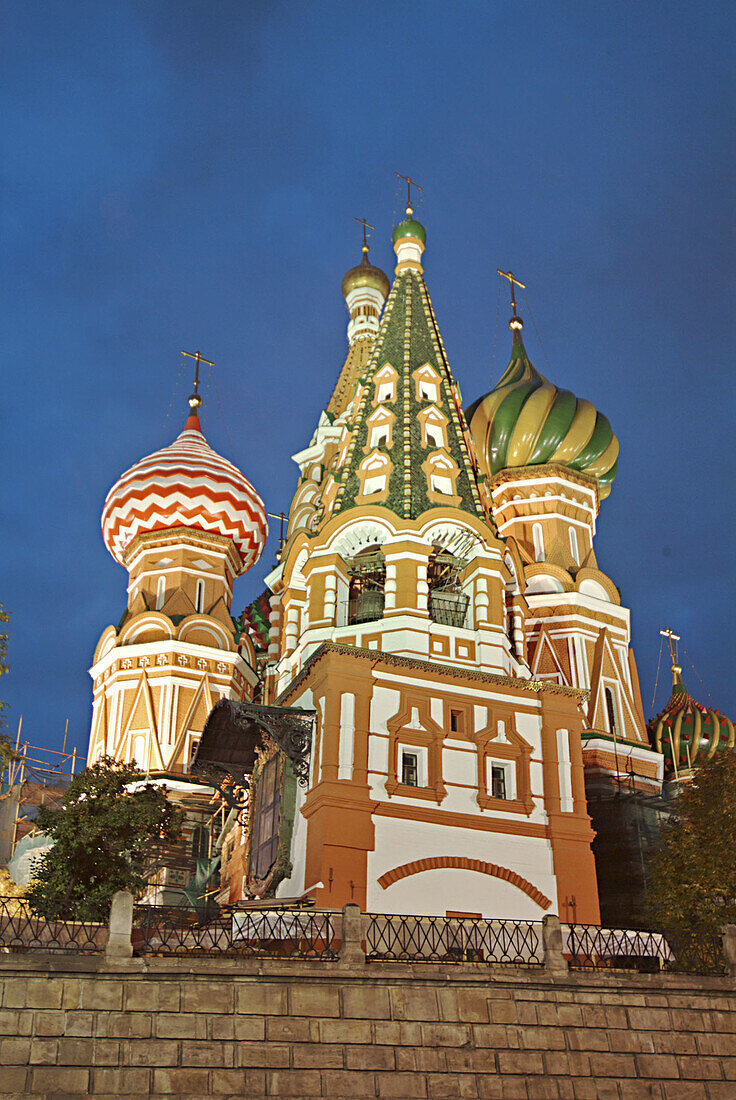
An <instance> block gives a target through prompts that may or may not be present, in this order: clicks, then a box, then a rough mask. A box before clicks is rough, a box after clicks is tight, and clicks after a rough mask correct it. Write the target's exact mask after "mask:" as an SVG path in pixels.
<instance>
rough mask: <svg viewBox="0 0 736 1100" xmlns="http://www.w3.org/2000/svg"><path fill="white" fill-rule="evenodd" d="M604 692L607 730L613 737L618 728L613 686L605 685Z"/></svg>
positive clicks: (618, 731)
mask: <svg viewBox="0 0 736 1100" xmlns="http://www.w3.org/2000/svg"><path fill="white" fill-rule="evenodd" d="M604 694H605V699H606V718H607V719H608V732H609V733H612V734H613V736H614V737H615V736H616V735H617V734H618V733H620V730H619V722H618V707H617V706H616V698H615V695H614V691H613V688H610V687H608V686H606V687H605V688H604Z"/></svg>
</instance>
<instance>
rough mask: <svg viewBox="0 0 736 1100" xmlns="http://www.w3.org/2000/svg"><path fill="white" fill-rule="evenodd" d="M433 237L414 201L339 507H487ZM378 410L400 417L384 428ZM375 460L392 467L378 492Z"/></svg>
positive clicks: (402, 228)
mask: <svg viewBox="0 0 736 1100" xmlns="http://www.w3.org/2000/svg"><path fill="white" fill-rule="evenodd" d="M425 243H426V232H425V229H424V226H422V225H421V224H420V223H419V222H418V221H416V220H415V219H414V211H413V209H412V207H411V205H408V206H407V209H406V217H405V219H404V220H403V221H402V222H400V223H399V225H397V226H396V228H395V230H394V232H393V246H394V251H395V252H396V258H397V264H396V269H395V278H394V283H393V286H392V288H391V292H390V294H389V298H388V301H387V303H386V307H385V309H384V312H383V317H382V320H381V326H380V329H379V332H378V336H377V338H376V342H375V345H374V347H373V352H372V354H371V357H370V359H369V361H368V363H367V365H366V368H365V371H364V373H363V375H362V376H361V378H360V380H359V384H358V387H357V390H356V396H357V397H358V401H357V405H356V407H355V409H354V412H353V416H352V420H351V422H350V429H351V438H350V443H349V447H348V450H347V454H346V456H345V461H344V463H343V465H342V469H341V470H340V471H338V476H339V478H340V486H339V490H338V495H337V498H336V501H335V505H334V509H333V514H336V513H338V512H344V511H345V510H346V509H348V508H352V507H356V506H365V505H367V504H370V503H372V500H373V501H374V502H375V503H376V504H377V505H380V506H382V507H385V508H388V509H390V510H391V511H392V512H394V513H396V515H398V516H400V517H402V518H404V519H416V518H417V517H418V516H420V515H421V514H422V513H423V512H426V511H427V510H428V509H430V508H433V507H442V506H445V507H447V506H449V507H456V508H460V509H462V510H464V511H467V512H471V513H472V514H474V515H479V516H483V515H484V510H483V506H482V504H481V501H480V497H479V494H478V485H477V467H476V459H475V454H474V452H473V448H472V442H471V440H470V437H469V433H468V430H467V425H466V423H465V418H464V416H463V413H462V408H461V396H460V390H459V387H458V385H457V383H456V382H455V380H454V378H453V376H452V372H451V370H450V366H449V364H448V362H447V356H446V354H445V348H444V345H443V343H442V337H441V336H440V332H439V328H438V327H437V320H436V318H435V314H434V309H433V308H432V303H431V301H430V297H429V294H428V292H427V287H426V284H425V282H424V278H423V268H422V264H421V258H422V253H423V252H424V247H425ZM421 368H425V370H424V371H421ZM418 370H419V371H420V377H419V378H417V375H416V372H417V371H418ZM394 372H395V373H394ZM382 378H389V379H391V380H392V381H393V385H391V386H388V385H387V386H386V387H385V388H383V389H382V387H381V379H382ZM422 381H423V383H424V384H421V383H422ZM379 407H380V411H379V412H378V413H377V410H378V409H379ZM377 416H378V417H379V418H380V417H383V416H385V417H386V418H387V419H388V420H389V421H390V429H389V430H388V431H384V432H383V433H382V432H380V431H376V429H375V427H374V426H373V425H375V424H376V417H377ZM369 420H370V423H369ZM370 462H374V463H376V464H378V466H379V467H380V464H381V463H383V469H384V470H388V471H390V472H389V473H388V475H387V477H386V478H385V481H384V484H383V485H382V486H381V487H380V489H379V491H377V492H376V493H375V494H372V493H371V492H367V491H366V490H367V489H368V488H369V486H368V485H367V484H366V480H365V473H364V471H365V468H366V464H367V463H368V464H370ZM378 483H379V485H380V479H378Z"/></svg>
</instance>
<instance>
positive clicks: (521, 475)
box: [466, 271, 662, 792]
mask: <svg viewBox="0 0 736 1100" xmlns="http://www.w3.org/2000/svg"><path fill="white" fill-rule="evenodd" d="M499 275H502V276H503V277H505V278H507V279H509V282H510V286H511V303H512V317H511V320H510V321H509V328H510V329H511V332H512V347H511V360H510V362H509V365H508V367H507V369H506V371H505V373H504V375H503V376H502V378H501V379H500V381H499V382H498V383H497V385H496V386H495V387H494V388H493V389H492V390H491V391H490V393H487V394H486V395H485V396H484V397H481V398H479V399H478V400H477V401H476V402H474V403H473V404H472V405H471V406H470V407H469V408H468V409H467V412H466V415H467V419H468V424H469V425H470V431H471V433H472V435H473V439H474V442H475V445H476V447H477V451H478V460H479V464H480V469H481V471H482V474H483V477H484V479H485V484H486V486H487V489H488V494H489V499H490V506H491V511H492V514H493V518H494V520H495V523H496V526H497V529H498V533H499V534H500V535H501V536H503V537H504V538H507V539H508V538H513V540H514V541H515V542H516V544H517V546H518V548H519V552H520V555H521V557H522V559H523V562H524V573H525V577H526V587H525V590H524V595H525V599H526V603H527V607H528V614H527V617H526V623H525V632H526V649H527V654H528V660H529V666H530V670H531V673H532V675H533V676H534V677H535V678H536V679H539V680H543V681H552V682H556V683H560V684H568V685H570V686H572V687H576V688H580V689H581V690H583V691H585V692H586V693H587V701H586V703H585V725H586V732H585V734H584V759H585V764H586V783H587V785H588V789H589V792H590V791H593V790H594V789H595V786H596V784H597V783H598V782H602V783H604V784H605V783H607V782H609V781H611V780H612V779H624V778H626V779H627V780H628V781H629V782H633V783H634V784H635V785H636V786H638V787H639V788H641V789H645V790H649V791H651V792H655V791H658V790H659V788H660V785H661V780H662V768H661V757H659V756H657V755H656V754H654V753H652V752H651V750H650V747H649V744H648V741H647V735H646V730H645V721H644V713H643V708H642V702H641V693H640V690H639V681H638V677H637V672H636V664H635V661H634V655H633V652H632V651H631V648H630V643H631V625H630V612H629V610H628V608H626V607H623V606H622V605H621V597H620V594H619V591H618V589H617V587H616V585H615V584H614V583H613V581H612V580H611V579H610V578H609V577H608V576H607V575H606V574H605V573H603V572H602V571H601V570H600V569H599V567H598V562H597V561H596V557H595V550H594V546H593V541H594V536H595V530H596V519H597V515H598V510H599V507H600V502H601V501H602V500H605V498H606V497H607V496H608V494H609V493H610V491H611V484H612V482H613V479H614V478H615V476H616V467H617V457H618V449H619V445H618V440H617V439H616V436H615V435H614V434H613V431H612V429H611V425H610V424H609V422H608V420H607V418H606V417H605V416H604V415H603V414H602V413H600V412H598V411H597V410H596V409H595V408H594V406H593V405H592V404H591V403H590V402H589V401H586V400H583V399H581V398H577V397H575V395H574V394H572V393H571V392H570V391H569V390H564V389H559V388H558V387H557V386H555V385H554V384H553V383H552V382H549V381H548V380H547V379H546V378H545V377H544V376H543V375H542V374H540V373H539V371H538V370H537V369H536V368H535V367H534V366H533V364H532V363H531V362H530V360H529V357H528V355H527V353H526V349H525V347H524V342H523V338H522V329H523V323H522V320H521V318H520V317H519V315H518V313H517V308H516V298H515V287H516V286H521V285H523V284H520V283H519V282H518V280H516V279H514V276H513V275H512V274H511V272H508V273H504V272H500V271H499Z"/></svg>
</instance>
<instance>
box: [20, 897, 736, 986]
mask: <svg viewBox="0 0 736 1100" xmlns="http://www.w3.org/2000/svg"><path fill="white" fill-rule="evenodd" d="M361 923H362V933H361V931H360V924H358V926H357V931H351V932H348V927H347V925H346V926H345V929H344V930H343V915H342V913H340V912H335V911H334V910H316V909H310V908H294V907H292V908H264V909H247V908H240V907H238V906H232V907H224V908H222V909H220V910H219V911H217V910H216V911H215V914H214V915H210V916H201V915H197V914H196V913H195V912H194V911H193V910H191V909H185V908H183V907H180V906H166V905H145V904H139V905H137V906H136V907H135V912H134V918H133V928H132V933H131V943H132V948H133V951H134V953H135V954H136V955H210V956H213V955H215V956H219V955H229V956H234V957H254V958H285V959H288V958H293V959H321V960H328V961H329V960H335V959H338V958H339V956H340V950H341V948H342V947H343V946H344V945H343V943H342V940H343V938H344V936H345V935H349V936H350V941H351V950H352V949H353V948H356V949H357V948H359V944H360V942H361V937H364V940H365V955H366V959H367V961H368V962H377V961H381V960H386V961H406V962H443V963H459V962H466V963H485V964H491V963H492V964H503V965H507V966H526V967H541V966H542V965H544V963H545V961H546V960H545V939H544V935H543V932H544V925H543V924H542V923H535V922H531V921H513V920H488V919H483V918H479V917H478V918H476V917H450V916H436V917H432V916H423V917H418V916H405V915H395V916H393V915H385V914H374V913H366V914H363V916H362V920H361ZM557 927H558V928H560V930H561V933H562V943H561V955H560V947H559V946H558V947H557V948H556V949H555V948H554V947H551V946H550V944H549V941H548V950H552V951H553V952H554V951H555V950H556V952H557V957H558V959H559V961H560V962H561V963H562V960H563V959H564V960H567V962H568V964H569V966H570V968H571V969H572V970H577V969H584V970H593V969H596V970H607V969H611V970H614V969H615V970H621V969H626V970H638V971H640V972H643V973H661V972H671V973H680V974H714V975H722V974H727V973H728V972H729V970H728V967H727V964H726V957H725V952H724V940H723V936H722V935H721V934H719V933H718V932H703V931H699V930H698V931H666V932H650V931H642V930H638V929H615V928H601V927H599V926H597V925H589V924H569V925H562V926H559V925H557ZM557 936H558V940H557V942H558V944H559V933H557ZM353 937H355V941H354V942H353ZM107 940H108V927H107V925H105V924H100V923H96V922H93V921H80V920H63V919H62V920H46V919H44V918H43V917H40V916H37V915H35V914H34V913H33V912H32V910H31V908H30V906H29V904H28V902H27V901H26V900H25V899H23V898H11V897H0V952H6V953H12V952H25V951H39V952H42V953H52V954H102V953H103V952H104V951H105V948H106V945H107ZM361 946H362V945H361ZM552 957H554V955H553V956H552ZM563 965H564V963H563Z"/></svg>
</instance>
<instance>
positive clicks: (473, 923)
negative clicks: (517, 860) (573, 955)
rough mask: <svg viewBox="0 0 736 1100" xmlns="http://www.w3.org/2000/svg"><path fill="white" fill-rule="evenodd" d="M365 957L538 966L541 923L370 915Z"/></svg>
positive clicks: (472, 918) (467, 918) (473, 918)
mask: <svg viewBox="0 0 736 1100" xmlns="http://www.w3.org/2000/svg"><path fill="white" fill-rule="evenodd" d="M367 920H368V927H367V932H366V957H367V958H368V959H369V960H371V959H373V960H378V959H387V960H391V959H401V960H406V961H411V962H485V963H507V964H508V965H513V966H541V965H542V963H543V962H544V957H543V950H542V926H541V924H534V923H532V922H529V921H511V920H483V919H481V918H476V917H409V916H383V915H380V916H379V915H369V916H368V918H367Z"/></svg>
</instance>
